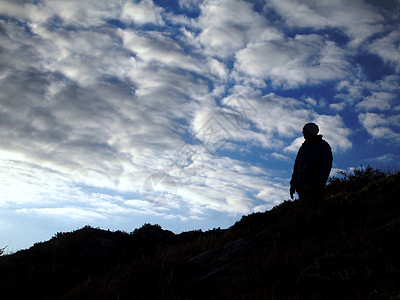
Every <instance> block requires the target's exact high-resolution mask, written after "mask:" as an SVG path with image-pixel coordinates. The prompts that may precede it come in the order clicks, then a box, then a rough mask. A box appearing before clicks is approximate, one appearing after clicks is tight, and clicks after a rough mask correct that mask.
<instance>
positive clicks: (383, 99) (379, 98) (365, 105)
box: [356, 92, 396, 111]
mask: <svg viewBox="0 0 400 300" xmlns="http://www.w3.org/2000/svg"><path fill="white" fill-rule="evenodd" d="M395 98H396V95H394V94H391V93H387V92H374V93H373V94H372V95H370V96H367V97H366V98H365V100H363V101H361V102H360V103H358V104H357V105H356V107H357V108H359V109H363V110H366V111H370V110H373V109H376V110H380V111H385V110H389V109H390V108H391V106H392V105H391V103H392V101H393V100H394V99H395Z"/></svg>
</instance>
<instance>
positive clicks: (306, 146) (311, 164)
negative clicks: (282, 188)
mask: <svg viewBox="0 0 400 300" xmlns="http://www.w3.org/2000/svg"><path fill="white" fill-rule="evenodd" d="M318 132H319V128H318V125H317V124H315V123H307V124H306V125H304V127H303V136H304V139H305V141H304V143H303V144H302V145H301V147H300V149H299V152H298V153H297V157H296V161H295V163H294V167H293V174H292V180H291V181H290V197H291V198H292V199H293V195H294V193H295V192H297V194H298V195H299V199H300V201H304V202H307V203H308V204H315V202H317V201H320V200H322V198H323V192H324V189H325V184H326V182H327V180H328V177H329V173H330V172H331V168H332V160H333V157H332V151H331V147H330V146H329V144H328V143H327V142H326V141H325V140H323V139H322V135H320V134H318ZM309 202H311V203H309Z"/></svg>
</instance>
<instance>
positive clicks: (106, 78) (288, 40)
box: [0, 0, 400, 251]
mask: <svg viewBox="0 0 400 300" xmlns="http://www.w3.org/2000/svg"><path fill="white" fill-rule="evenodd" d="M399 6H400V2H399V1H362V0H351V1H347V0H346V1H345V0H329V1H328V0H308V1H294V0H268V1H256V0H255V1H242V0H225V1H224V0H221V1H198V0H176V1H172V0H171V1H152V0H142V1H125V0H118V1H117V0H116V1H112V0H110V1H97V0H93V1H89V0H87V1H75V0H69V1H66V0H52V1H14V0H13V1H6V0H1V2H0V41H1V43H0V129H1V130H0V136H1V139H0V176H1V179H0V191H1V193H0V247H4V246H8V249H9V250H11V251H15V250H18V249H22V248H27V247H29V246H31V245H32V244H33V243H35V242H39V241H44V240H47V239H49V238H51V236H52V235H53V234H55V233H56V232H59V231H71V230H75V229H77V228H80V227H82V226H84V225H87V224H89V225H91V226H94V227H100V228H103V229H111V230H118V229H119V230H124V231H127V232H130V231H132V230H133V229H135V228H137V227H140V226H141V225H143V224H144V223H158V224H160V225H161V226H162V227H163V228H165V229H169V230H172V231H174V232H177V233H178V232H181V231H187V230H192V229H203V230H207V229H210V228H214V227H221V228H226V227H229V226H231V225H232V224H233V223H234V222H235V221H237V220H239V219H240V217H241V216H242V215H244V214H249V213H252V212H256V211H265V210H268V209H271V208H272V207H273V206H275V205H277V204H279V203H280V202H282V201H284V200H287V199H288V198H289V193H288V188H289V186H288V185H289V180H290V176H291V172H292V167H293V161H294V158H295V155H296V153H297V150H298V148H299V146H300V145H301V143H302V141H303V139H302V135H301V130H302V126H303V125H304V124H305V123H308V122H316V123H317V124H318V125H319V127H320V132H321V134H323V135H324V138H325V139H326V140H327V141H328V142H329V143H330V145H331V147H332V149H333V154H334V166H333V170H332V174H335V172H337V171H338V170H349V169H351V168H353V167H359V166H360V165H363V166H366V165H368V164H369V165H371V166H374V167H381V168H387V167H391V168H398V167H399V163H398V161H399V158H400V155H399V146H400V130H399V127H400V101H399V94H400V73H399V71H400V51H399V50H400V49H399V45H400V28H399V13H398V12H399V11H400V7H399Z"/></svg>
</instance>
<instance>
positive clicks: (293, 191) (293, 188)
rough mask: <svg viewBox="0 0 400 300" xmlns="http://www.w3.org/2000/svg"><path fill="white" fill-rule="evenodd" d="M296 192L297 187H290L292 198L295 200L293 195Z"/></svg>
mask: <svg viewBox="0 0 400 300" xmlns="http://www.w3.org/2000/svg"><path fill="white" fill-rule="evenodd" d="M295 192H296V188H295V187H294V186H291V187H290V198H291V199H292V200H293V195H294V193H295Z"/></svg>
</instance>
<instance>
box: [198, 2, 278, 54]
mask: <svg viewBox="0 0 400 300" xmlns="http://www.w3.org/2000/svg"><path fill="white" fill-rule="evenodd" d="M197 26H198V27H199V28H200V29H201V33H200V34H199V36H198V38H199V40H200V42H201V44H202V45H203V46H204V47H205V49H204V50H205V51H206V53H208V54H210V55H215V56H218V57H222V58H227V57H229V56H231V55H232V54H233V53H234V52H235V51H237V50H238V49H240V48H242V47H244V46H245V45H246V44H247V43H248V42H249V41H257V40H268V39H271V38H276V37H278V36H280V35H281V34H280V33H279V31H278V30H276V29H274V28H272V27H269V26H268V24H267V20H266V19H265V18H264V17H263V16H262V15H260V14H258V13H256V12H254V11H253V9H252V5H251V3H248V2H245V1H241V0H234V1H232V0H224V1H206V2H204V3H203V5H201V15H200V16H199V18H198V24H197Z"/></svg>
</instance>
